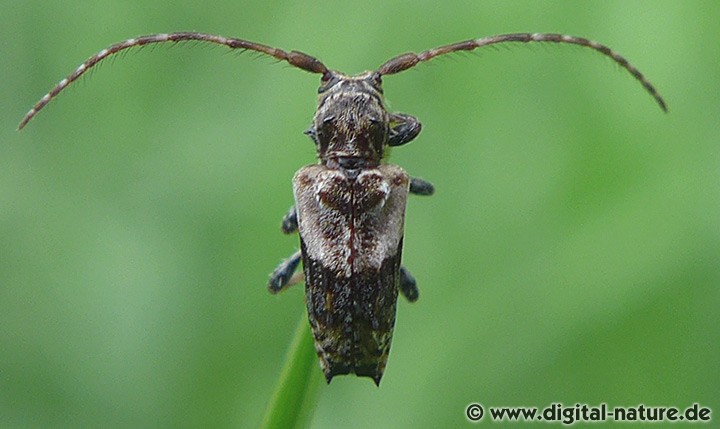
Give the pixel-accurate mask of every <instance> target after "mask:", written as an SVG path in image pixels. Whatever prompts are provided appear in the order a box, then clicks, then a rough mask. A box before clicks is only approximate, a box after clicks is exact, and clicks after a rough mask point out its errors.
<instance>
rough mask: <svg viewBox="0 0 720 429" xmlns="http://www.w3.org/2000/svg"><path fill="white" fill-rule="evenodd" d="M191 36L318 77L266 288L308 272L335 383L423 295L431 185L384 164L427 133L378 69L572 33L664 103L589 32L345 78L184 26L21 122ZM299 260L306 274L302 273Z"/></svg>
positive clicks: (363, 365)
mask: <svg viewBox="0 0 720 429" xmlns="http://www.w3.org/2000/svg"><path fill="white" fill-rule="evenodd" d="M190 40H194V41H198V42H204V43H214V44H218V45H224V46H226V47H228V48H230V49H240V50H243V51H246V50H249V51H255V52H259V53H261V54H264V55H268V56H271V57H273V58H275V59H277V60H278V61H286V62H287V63H289V64H290V65H292V66H294V67H297V68H299V69H301V70H305V71H307V72H310V73H317V74H319V75H320V88H319V89H318V94H319V96H318V107H317V110H316V111H315V116H314V118H313V121H312V124H311V125H310V128H309V129H308V130H307V131H305V134H307V135H308V136H309V137H310V138H311V139H312V141H313V142H314V143H315V146H316V149H317V156H318V158H319V160H320V162H319V163H318V164H314V165H309V166H306V167H303V168H301V169H300V171H298V172H297V173H296V174H295V177H294V178H293V191H294V195H295V205H294V206H293V207H292V208H291V209H290V211H289V212H288V213H287V214H286V215H285V217H284V218H283V221H282V231H283V232H284V233H286V234H290V233H293V232H296V231H297V232H299V235H300V250H299V251H298V252H296V253H295V254H293V255H292V256H290V257H289V258H288V259H286V260H285V261H284V262H282V263H281V264H280V265H279V266H278V267H277V268H276V269H275V271H274V272H273V273H272V274H271V276H270V280H269V282H268V288H269V290H270V292H271V293H277V292H279V291H281V290H283V289H285V288H286V287H288V286H290V285H292V284H295V283H299V282H302V281H304V282H305V301H306V304H307V311H308V319H309V321H310V326H311V327H312V331H313V335H314V337H315V349H316V350H317V354H318V357H319V358H320V366H321V367H322V370H323V372H324V373H325V378H326V380H327V382H328V383H330V381H331V380H332V378H333V377H334V376H335V375H339V374H349V373H355V374H356V375H358V376H365V377H370V378H372V379H373V380H374V381H375V384H377V385H379V384H380V379H381V378H382V375H383V371H384V370H385V364H386V363H387V358H388V353H389V351H390V342H391V340H392V333H393V326H394V325H395V308H396V305H397V294H398V291H399V292H400V293H401V294H402V295H403V296H405V298H407V300H408V301H410V302H413V301H415V300H417V298H418V288H417V285H416V282H415V279H414V278H413V277H412V276H411V275H410V273H409V272H408V270H407V269H406V268H405V267H404V266H402V265H401V263H400V260H401V253H402V242H403V225H404V221H405V204H406V201H407V197H408V193H410V194H415V195H431V194H432V193H433V192H434V188H433V186H432V185H431V184H430V183H429V182H426V181H424V180H422V179H418V178H414V177H410V176H408V174H407V173H406V172H405V171H404V170H403V169H402V168H400V167H398V166H396V165H390V164H385V163H383V156H384V153H385V148H386V146H401V145H404V144H406V143H409V142H410V141H412V140H413V139H414V138H415V137H417V135H418V134H419V133H420V122H419V121H418V120H417V119H416V118H414V117H413V116H410V115H407V114H403V113H391V112H388V111H387V109H386V107H385V103H384V101H383V90H382V80H381V79H382V77H383V76H387V75H392V74H396V73H400V72H402V71H405V70H407V69H410V68H412V67H414V66H416V65H417V64H419V63H422V62H425V61H429V60H431V59H433V58H435V57H438V56H441V55H445V54H449V53H452V52H457V51H472V50H475V49H479V48H482V47H485V46H490V45H495V44H498V43H508V42H521V43H530V42H550V43H569V44H573V45H579V46H582V47H586V48H590V49H593V50H595V51H598V52H600V53H601V54H603V55H605V56H607V57H610V58H611V59H612V60H613V61H614V62H616V63H617V64H619V65H620V66H621V67H622V68H624V69H625V70H627V71H628V72H629V73H630V74H631V75H632V76H633V77H634V78H635V79H636V80H637V81H638V82H640V84H641V85H642V86H643V87H644V88H645V90H646V91H647V92H648V93H650V95H651V96H652V97H653V98H654V99H655V101H656V102H657V103H658V104H659V105H660V108H661V109H662V110H663V111H667V107H666V105H665V101H664V100H663V98H662V97H661V96H660V94H659V93H658V92H657V91H656V90H655V87H654V86H653V85H652V84H651V83H650V82H649V81H648V80H647V79H646V78H645V77H644V76H643V74H642V73H640V71H639V70H638V69H636V68H635V67H634V66H632V65H630V63H629V62H628V61H627V60H626V59H625V58H624V57H622V56H621V55H619V54H618V53H616V52H615V51H613V50H611V49H610V48H608V47H607V46H604V45H601V44H599V43H597V42H593V41H591V40H588V39H585V38H582V37H575V36H567V35H562V34H538V33H535V34H531V33H519V34H504V35H498V36H491V37H485V38H481V39H473V40H466V41H464V42H458V43H453V44H450V45H445V46H441V47H439V48H435V49H430V50H427V51H423V52H420V53H419V54H416V53H412V52H411V53H406V54H402V55H398V56H396V57H394V58H391V59H390V60H388V61H386V62H385V63H383V64H382V65H381V66H380V67H379V68H378V69H377V70H375V71H366V72H364V73H360V74H358V75H355V76H348V75H345V74H343V73H340V72H338V71H335V70H330V69H328V68H327V67H326V66H325V65H324V64H323V63H322V62H320V61H319V60H317V59H316V58H314V57H311V56H310V55H307V54H304V53H302V52H298V51H290V52H286V51H283V50H281V49H276V48H272V47H270V46H267V45H262V44H259V43H254V42H250V41H247V40H242V39H234V38H225V37H221V36H216V35H211V34H203V33H193V32H182V33H170V34H153V35H149V36H141V37H136V38H133V39H128V40H125V41H123V42H120V43H116V44H114V45H111V46H110V47H108V48H105V49H103V50H101V51H100V52H98V53H97V54H95V55H93V56H91V57H90V58H88V59H87V60H86V61H85V62H84V63H82V64H80V66H78V68H77V69H75V71H73V72H72V73H70V75H68V76H67V77H66V78H65V79H63V80H61V81H60V83H58V84H57V85H56V86H55V87H54V88H53V89H52V90H50V92H49V93H47V94H46V95H45V96H43V97H42V98H41V99H40V101H38V102H37V103H36V104H35V105H34V106H33V108H32V109H30V111H29V112H28V113H27V114H26V115H25V117H24V118H23V119H22V121H21V122H20V125H19V127H18V129H22V128H23V127H24V126H25V125H26V124H27V123H28V121H30V119H32V118H33V117H34V116H35V115H36V114H37V113H38V112H39V111H40V110H41V109H42V108H43V107H45V106H46V105H47V104H48V103H49V102H50V101H51V100H52V99H53V98H55V97H56V96H57V95H58V94H59V93H60V92H61V91H62V90H63V89H65V88H66V87H67V86H68V85H70V84H71V83H72V82H74V81H75V80H77V78H79V77H80V76H82V75H83V74H84V73H85V72H87V71H88V70H89V69H90V68H92V67H93V66H95V65H96V64H98V63H99V62H101V61H102V60H104V59H105V58H107V57H109V56H112V55H114V54H117V53H118V52H120V51H124V50H126V49H130V48H134V47H138V46H144V45H149V44H154V43H166V42H170V43H177V42H184V41H190ZM300 261H302V263H303V271H304V273H302V274H295V271H296V269H297V267H298V264H299V263H300Z"/></svg>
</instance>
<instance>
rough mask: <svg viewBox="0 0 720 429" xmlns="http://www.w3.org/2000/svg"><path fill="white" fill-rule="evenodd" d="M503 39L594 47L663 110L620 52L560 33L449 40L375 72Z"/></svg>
mask: <svg viewBox="0 0 720 429" xmlns="http://www.w3.org/2000/svg"><path fill="white" fill-rule="evenodd" d="M506 42H520V43H530V42H551V43H570V44H573V45H580V46H583V47H586V48H590V49H594V50H596V51H598V52H600V53H601V54H603V55H605V56H607V57H610V58H611V59H612V60H613V61H615V62H616V63H617V64H618V65H620V67H622V68H624V69H625V70H627V71H628V72H629V73H630V74H631V75H632V76H633V77H634V78H635V79H637V81H638V82H640V84H641V85H642V86H643V88H645V90H646V91H647V92H648V93H650V95H651V96H652V97H653V98H654V99H655V101H656V102H657V103H658V105H660V108H661V109H662V110H663V111H664V112H667V105H666V104H665V100H663V98H662V96H661V95H660V94H659V93H658V91H657V90H656V89H655V87H654V86H653V85H652V84H651V83H650V81H649V80H647V78H645V76H644V75H643V74H642V73H641V72H640V70H638V69H636V68H635V67H634V66H633V65H631V64H630V62H629V61H628V60H626V59H625V57H623V56H622V55H620V54H618V53H617V52H615V51H613V50H612V49H610V48H608V47H607V46H605V45H601V44H600V43H597V42H594V41H592V40H588V39H585V38H583V37H575V36H567V35H564V34H546V33H516V34H502V35H499V36H490V37H484V38H481V39H474V40H466V41H464V42H458V43H453V44H450V45H445V46H440V47H439V48H435V49H429V50H427V51H423V52H420V53H419V54H416V53H414V52H409V53H406V54H402V55H398V56H396V57H394V58H391V59H390V60H388V61H386V62H385V63H384V64H383V65H381V66H380V67H379V68H378V73H380V74H381V75H388V74H395V73H400V72H401V71H404V70H407V69H409V68H412V67H415V66H416V65H417V64H419V63H421V62H425V61H428V60H431V59H433V58H435V57H437V56H440V55H445V54H449V53H452V52H458V51H472V50H474V49H477V48H482V47H483V46H489V45H494V44H497V43H506Z"/></svg>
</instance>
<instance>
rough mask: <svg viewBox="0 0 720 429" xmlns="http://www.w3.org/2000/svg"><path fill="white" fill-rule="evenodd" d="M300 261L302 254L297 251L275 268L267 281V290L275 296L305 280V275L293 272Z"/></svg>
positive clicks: (300, 272)
mask: <svg viewBox="0 0 720 429" xmlns="http://www.w3.org/2000/svg"><path fill="white" fill-rule="evenodd" d="M301 259H302V254H301V253H300V251H299V250H298V251H297V252H295V253H293V255H292V256H290V257H289V258H287V259H286V260H284V261H282V262H281V263H280V265H278V267H277V268H275V271H273V273H272V274H270V280H268V290H269V291H270V293H272V294H276V293H278V292H280V291H282V290H285V289H287V288H289V287H290V286H292V285H294V284H298V283H301V282H303V281H304V280H305V274H304V273H303V272H302V271H299V272H295V271H297V267H298V265H299V264H300V260H301Z"/></svg>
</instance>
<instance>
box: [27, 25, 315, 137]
mask: <svg viewBox="0 0 720 429" xmlns="http://www.w3.org/2000/svg"><path fill="white" fill-rule="evenodd" d="M191 40H195V41H200V42H207V43H215V44H218V45H224V46H227V47H228V48H230V49H240V50H243V51H255V52H259V53H261V54H265V55H269V56H271V57H273V58H275V59H277V60H279V61H287V62H288V63H289V64H290V65H292V66H295V67H297V68H299V69H302V70H305V71H308V72H310V73H322V74H323V75H325V74H326V73H327V72H328V69H327V67H325V65H324V64H323V63H321V62H320V61H319V60H317V59H316V58H313V57H311V56H310V55H307V54H304V53H302V52H298V51H290V52H285V51H283V50H282V49H276V48H273V47H270V46H267V45H263V44H260V43H255V42H250V41H247V40H242V39H233V38H227V37H222V36H216V35H213V34H203V33H193V32H180V33H169V34H151V35H148V36H140V37H135V38H132V39H128V40H124V41H122V42H119V43H115V44H114V45H112V46H110V47H108V48H105V49H103V50H101V51H100V52H98V53H97V54H95V55H93V56H91V57H90V58H88V59H87V60H85V62H83V63H82V64H80V65H79V66H78V68H77V69H75V71H73V72H72V73H70V74H69V75H68V76H67V77H66V78H65V79H63V80H61V81H60V82H59V83H58V84H57V85H55V87H54V88H53V89H51V90H50V92H48V93H47V94H45V95H44V96H43V97H42V98H41V99H40V100H39V101H38V102H37V103H35V105H34V106H33V107H32V109H30V110H29V111H28V112H27V114H26V115H25V117H24V118H23V119H22V121H20V124H19V125H18V130H21V129H23V127H24V126H25V125H26V124H27V123H28V122H29V121H30V120H31V119H32V118H33V117H34V116H35V115H37V113H38V112H39V111H40V110H42V108H43V107H45V106H46V105H47V104H48V103H50V102H51V101H52V100H53V99H54V98H55V97H57V96H58V94H60V92H62V90H63V89H65V88H67V87H68V85H70V84H71V83H73V82H74V81H76V80H77V79H78V78H79V77H80V76H82V75H83V74H85V73H86V72H87V71H88V70H90V69H91V68H92V67H94V66H95V65H97V64H98V63H99V62H101V61H102V60H104V59H105V58H107V57H109V56H112V55H115V54H117V53H118V52H121V51H124V50H126V49H131V48H135V47H138V46H144V45H150V44H153V43H165V42H172V43H178V42H186V41H191Z"/></svg>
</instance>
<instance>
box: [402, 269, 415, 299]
mask: <svg viewBox="0 0 720 429" xmlns="http://www.w3.org/2000/svg"><path fill="white" fill-rule="evenodd" d="M400 293H402V295H403V296H404V297H405V299H407V300H408V301H410V302H415V301H417V299H418V297H419V296H420V291H419V290H418V287H417V282H416V281H415V277H413V276H412V274H410V272H409V271H408V270H407V268H405V267H404V266H402V267H400Z"/></svg>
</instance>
